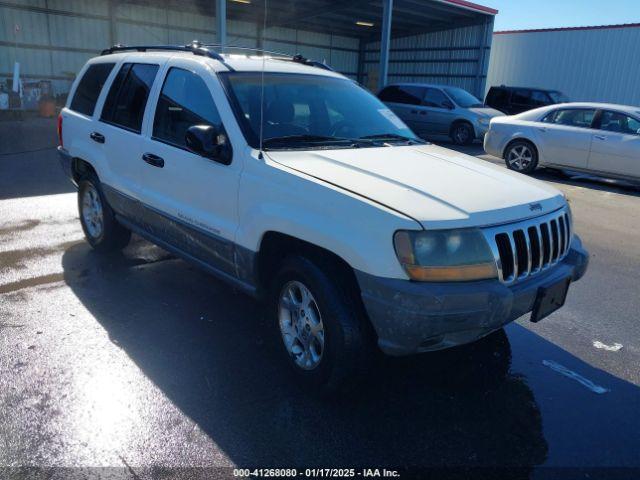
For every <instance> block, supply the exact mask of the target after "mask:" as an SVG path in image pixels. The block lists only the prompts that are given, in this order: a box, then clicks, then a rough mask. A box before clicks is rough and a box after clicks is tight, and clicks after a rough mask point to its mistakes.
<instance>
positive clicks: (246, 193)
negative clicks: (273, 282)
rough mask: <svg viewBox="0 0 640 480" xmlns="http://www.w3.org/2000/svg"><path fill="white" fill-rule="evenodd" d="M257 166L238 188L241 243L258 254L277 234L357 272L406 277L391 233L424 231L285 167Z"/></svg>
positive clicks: (417, 226)
mask: <svg viewBox="0 0 640 480" xmlns="http://www.w3.org/2000/svg"><path fill="white" fill-rule="evenodd" d="M256 168H258V169H260V170H261V171H258V172H255V174H254V173H253V172H251V171H245V172H244V173H243V176H242V180H241V184H240V195H239V215H240V219H239V220H240V221H239V228H238V231H237V235H236V243H237V244H238V245H240V246H243V247H245V248H247V249H249V250H251V251H253V252H257V251H259V249H260V242H261V241H262V238H263V236H264V234H265V233H266V232H269V231H275V232H280V233H284V234H286V235H289V236H292V237H295V238H298V239H300V240H304V241H306V242H309V243H311V244H313V245H316V246H318V247H322V248H324V249H326V250H329V251H331V252H333V253H335V254H336V255H338V256H339V257H341V258H342V259H343V260H344V261H345V262H347V263H348V264H349V265H350V266H351V267H352V268H355V269H357V270H360V271H364V272H368V273H372V274H373V272H378V273H377V274H378V275H383V276H386V277H391V278H404V279H406V278H407V276H406V274H405V272H404V270H403V269H402V267H401V265H400V263H399V262H398V259H397V257H396V254H395V250H394V246H393V234H394V233H395V231H396V230H401V229H409V230H419V229H422V227H421V226H420V225H419V224H418V223H417V222H416V221H414V220H412V219H410V218H408V217H406V216H404V215H402V214H400V213H398V212H395V211H393V210H390V209H387V208H385V207H382V206H381V205H378V204H376V203H375V202H372V201H370V200H366V199H364V198H362V197H359V196H358V195H356V194H353V193H351V192H347V191H344V190H342V189H340V188H339V187H336V186H333V185H329V184H325V183H324V182H322V181H321V180H317V179H313V178H309V177H307V176H306V175H304V174H300V173H298V172H294V171H289V170H288V169H287V168H286V167H282V166H277V165H273V164H269V163H266V162H265V163H262V164H261V165H259V166H256Z"/></svg>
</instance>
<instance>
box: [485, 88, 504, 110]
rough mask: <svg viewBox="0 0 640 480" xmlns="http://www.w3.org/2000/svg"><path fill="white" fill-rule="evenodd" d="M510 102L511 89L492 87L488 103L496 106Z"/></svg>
mask: <svg viewBox="0 0 640 480" xmlns="http://www.w3.org/2000/svg"><path fill="white" fill-rule="evenodd" d="M508 103H509V91H508V90H505V89H503V88H495V87H492V88H491V89H489V94H488V95H487V104H489V105H495V106H499V107H502V106H506V105H507V104H508Z"/></svg>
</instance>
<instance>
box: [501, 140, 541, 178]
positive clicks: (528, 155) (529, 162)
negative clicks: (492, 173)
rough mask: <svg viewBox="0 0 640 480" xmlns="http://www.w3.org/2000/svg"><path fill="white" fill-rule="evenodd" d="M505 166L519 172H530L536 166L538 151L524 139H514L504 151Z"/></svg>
mask: <svg viewBox="0 0 640 480" xmlns="http://www.w3.org/2000/svg"><path fill="white" fill-rule="evenodd" d="M504 161H505V163H506V164H507V168H509V169H510V170H515V171H516V172H520V173H531V172H533V171H534V170H535V169H536V167H537V166H538V152H537V151H536V149H535V148H534V147H533V145H532V144H531V143H529V142H527V141H526V140H516V141H514V142H512V143H510V144H509V146H508V147H507V148H506V150H505V152H504Z"/></svg>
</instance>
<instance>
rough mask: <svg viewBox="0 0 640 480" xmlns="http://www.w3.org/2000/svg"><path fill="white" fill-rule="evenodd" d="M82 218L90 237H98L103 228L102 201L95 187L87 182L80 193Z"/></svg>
mask: <svg viewBox="0 0 640 480" xmlns="http://www.w3.org/2000/svg"><path fill="white" fill-rule="evenodd" d="M82 220H83V221H84V225H85V227H86V228H87V231H88V232H89V235H91V237H92V238H100V236H101V235H102V232H103V230H104V216H103V211H102V202H101V201H100V195H99V194H98V191H97V190H96V188H95V187H94V186H93V185H91V184H89V185H87V187H86V188H85V190H84V193H83V195H82Z"/></svg>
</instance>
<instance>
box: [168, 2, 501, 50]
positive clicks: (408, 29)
mask: <svg viewBox="0 0 640 480" xmlns="http://www.w3.org/2000/svg"><path fill="white" fill-rule="evenodd" d="M246 2H250V3H246ZM216 3H217V2H212V1H210V0H208V1H207V0H197V1H196V2H195V3H191V2H188V4H191V5H195V6H196V8H197V9H198V10H199V11H200V12H201V13H207V14H209V15H215V14H216V8H215V5H216ZM169 5H170V7H169V8H171V7H174V8H181V9H184V8H185V4H183V3H181V2H179V1H177V0H169ZM226 10H227V12H226V17H227V20H242V21H246V22H252V23H255V24H257V25H262V23H263V14H264V0H242V1H233V0H228V1H227V2H226ZM267 10H268V13H267V28H272V27H283V28H296V29H299V30H307V31H311V32H321V33H331V34H335V35H344V36H348V37H358V38H361V39H363V40H365V41H375V40H379V39H380V35H381V31H382V23H383V21H382V20H383V19H382V11H383V0H351V1H344V0H342V1H337V0H267ZM495 13H497V12H496V11H495V10H492V9H490V8H487V7H484V6H481V5H476V4H473V3H471V2H467V1H465V0H394V5H393V22H392V27H391V36H392V37H393V38H397V37H403V36H410V35H417V34H420V33H427V32H432V31H437V30H445V29H450V28H455V27H461V26H466V25H477V24H480V23H483V22H485V21H486V18H487V16H488V15H489V16H491V15H494V14H495ZM356 22H365V23H369V24H373V25H372V26H363V25H357V24H356Z"/></svg>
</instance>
